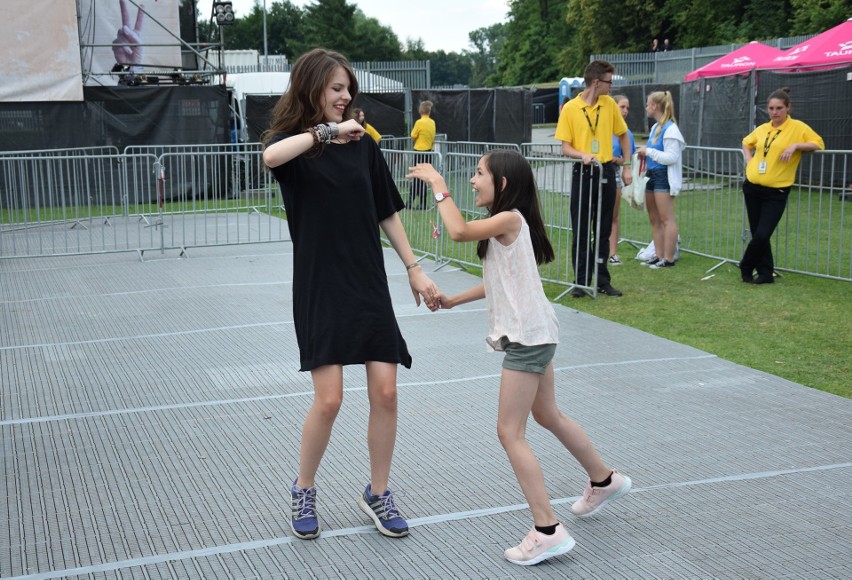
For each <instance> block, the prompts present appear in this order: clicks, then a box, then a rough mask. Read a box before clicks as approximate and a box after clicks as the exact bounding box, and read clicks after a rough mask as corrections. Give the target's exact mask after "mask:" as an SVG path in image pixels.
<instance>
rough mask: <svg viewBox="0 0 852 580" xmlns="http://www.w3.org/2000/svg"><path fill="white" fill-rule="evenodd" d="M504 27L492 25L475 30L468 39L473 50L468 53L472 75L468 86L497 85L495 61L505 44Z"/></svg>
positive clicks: (498, 24) (499, 24)
mask: <svg viewBox="0 0 852 580" xmlns="http://www.w3.org/2000/svg"><path fill="white" fill-rule="evenodd" d="M506 34H507V32H506V25H505V24H503V23H497V24H492V25H491V26H488V27H487V28H477V29H476V30H474V31H473V32H471V33H470V34H469V35H468V37H469V38H470V43H471V45H473V47H474V50H472V51H468V52H467V55H468V56H469V57H470V61H471V67H472V75H471V80H470V86H472V87H489V86H496V85H497V84H498V79H499V77H498V73H497V59H498V55H499V54H500V50H501V49H502V47H503V45H504V44H505V42H506Z"/></svg>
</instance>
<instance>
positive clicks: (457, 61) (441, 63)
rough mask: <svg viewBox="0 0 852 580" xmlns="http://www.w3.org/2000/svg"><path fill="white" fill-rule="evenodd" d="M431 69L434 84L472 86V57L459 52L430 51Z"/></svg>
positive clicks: (439, 85)
mask: <svg viewBox="0 0 852 580" xmlns="http://www.w3.org/2000/svg"><path fill="white" fill-rule="evenodd" d="M428 56H429V61H430V70H431V73H432V86H436V87H447V86H455V85H462V86H470V79H471V74H472V73H471V63H470V59H469V58H468V57H467V56H465V55H463V54H459V53H457V52H444V51H443V50H439V51H437V52H430V53H429V55H428Z"/></svg>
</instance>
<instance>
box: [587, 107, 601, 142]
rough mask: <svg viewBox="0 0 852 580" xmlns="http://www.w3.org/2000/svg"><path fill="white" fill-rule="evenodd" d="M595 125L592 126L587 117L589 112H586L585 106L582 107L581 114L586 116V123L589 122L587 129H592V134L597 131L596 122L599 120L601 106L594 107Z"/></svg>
mask: <svg viewBox="0 0 852 580" xmlns="http://www.w3.org/2000/svg"><path fill="white" fill-rule="evenodd" d="M595 111H596V115H595V126H594V127H592V120H591V119H590V118H589V113H587V112H586V107H583V114H584V115H585V116H586V123H588V124H589V129H591V130H592V135H595V133H597V132H598V122H599V121H600V120H601V106H600V105H598V106H597V107H595Z"/></svg>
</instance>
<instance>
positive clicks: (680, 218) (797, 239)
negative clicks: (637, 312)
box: [620, 147, 852, 281]
mask: <svg viewBox="0 0 852 580" xmlns="http://www.w3.org/2000/svg"><path fill="white" fill-rule="evenodd" d="M850 154H852V152H850V151H817V152H815V153H811V154H805V155H803V156H802V160H801V162H800V164H799V169H798V172H797V177H796V180H795V184H794V185H793V188H792V189H791V191H790V197H789V199H788V201H787V209H786V211H785V212H784V216H783V217H782V219H781V223H780V224H779V226H778V229H777V230H776V231H775V233H774V234H773V236H772V251H773V257H774V260H775V269H776V270H777V271H779V272H795V273H800V274H808V275H812V276H819V277H825V278H832V279H839V280H847V281H852V205H849V204H848V202H850V201H852V165H850V160H852V157H850ZM683 171H684V186H683V190H682V191H681V193H680V195H679V196H678V198H677V201H676V204H675V215H676V218H677V224H678V229H679V230H680V236H681V243H680V251H681V252H687V253H693V254H698V255H701V256H706V257H710V258H714V259H716V260H718V261H719V263H718V264H717V265H716V266H715V267H714V268H712V269H715V268H717V267H719V266H720V265H722V264H724V263H726V262H727V263H738V262H739V260H740V258H741V257H742V255H743V251H744V250H745V247H746V245H747V244H748V242H749V240H750V239H751V232H750V231H749V224H748V219H747V216H746V212H745V204H744V201H743V194H742V183H743V179H744V175H745V164H744V158H743V154H742V151H741V150H739V149H716V148H707V147H687V148H686V149H685V150H684V162H683ZM620 203H622V207H621V211H620V224H621V232H620V239H621V241H622V243H628V244H630V245H632V246H633V247H634V248H640V247H643V246H645V245H647V244H648V243H650V241H651V231H650V225H649V222H648V216H647V213H646V211H645V210H642V211H638V210H635V209H633V208H631V207H629V206H628V205H627V204H626V202H620ZM624 257H625V254H624V252H623V251H622V258H624Z"/></svg>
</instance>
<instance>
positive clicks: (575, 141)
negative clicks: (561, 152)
mask: <svg viewBox="0 0 852 580" xmlns="http://www.w3.org/2000/svg"><path fill="white" fill-rule="evenodd" d="M626 132H627V123H625V122H624V117H622V116H621V111H620V110H619V108H618V104H616V102H615V101H614V100H613V99H612V97H610V96H609V95H601V96H599V97H598V100H597V101H596V102H595V104H594V105H587V104H586V102H585V101H584V100H583V98H582V95H577V96H576V97H574V98H573V99H571V100H570V101H568V102H567V103H565V105H564V106H563V107H562V111H561V112H560V113H559V122H558V123H557V124H556V138H557V139H558V140H559V141H565V142H567V143H570V144H571V145H572V146H573V147H574V149H577V150H578V151H582V152H584V153H590V154H592V155H596V156H597V158H598V161H600V162H601V163H607V162H608V161H612V136H613V135H616V136H619V137H620V136H621V135H624V134H625V133H626ZM593 141H597V146H598V147H597V149H598V150H597V153H593V151H594V148H593V143H592V142H593Z"/></svg>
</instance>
